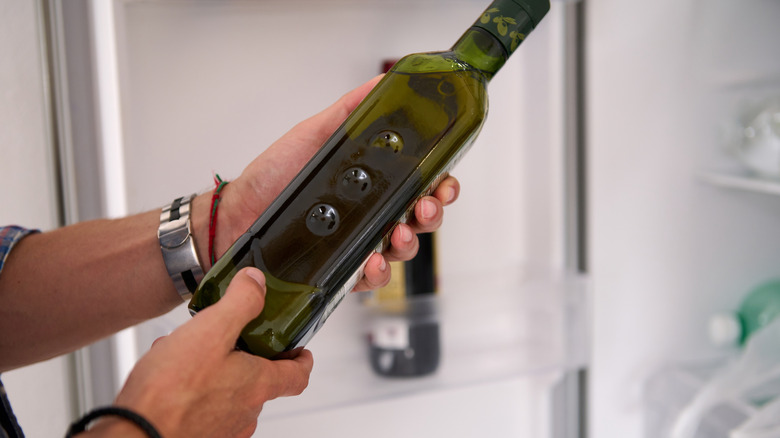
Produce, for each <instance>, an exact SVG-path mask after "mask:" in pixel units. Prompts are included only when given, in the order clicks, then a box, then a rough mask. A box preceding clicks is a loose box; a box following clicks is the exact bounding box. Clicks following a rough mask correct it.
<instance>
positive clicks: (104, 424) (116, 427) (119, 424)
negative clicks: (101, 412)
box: [75, 417, 149, 438]
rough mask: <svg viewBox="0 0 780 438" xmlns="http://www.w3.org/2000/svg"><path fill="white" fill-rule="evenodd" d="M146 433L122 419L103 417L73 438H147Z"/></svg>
mask: <svg viewBox="0 0 780 438" xmlns="http://www.w3.org/2000/svg"><path fill="white" fill-rule="evenodd" d="M148 436H149V435H147V434H146V432H144V431H142V430H140V429H138V426H136V425H135V424H133V423H132V422H130V421H128V420H125V419H123V418H115V417H105V418H102V419H100V420H97V421H96V422H95V424H94V425H93V426H92V427H91V428H90V429H89V430H87V431H84V432H82V433H80V434H78V435H75V438H100V437H112V438H114V437H122V438H148Z"/></svg>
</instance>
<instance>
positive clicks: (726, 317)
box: [709, 313, 742, 347]
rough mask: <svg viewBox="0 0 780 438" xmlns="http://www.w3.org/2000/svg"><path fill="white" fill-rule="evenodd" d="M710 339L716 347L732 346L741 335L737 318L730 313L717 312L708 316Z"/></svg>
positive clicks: (737, 341)
mask: <svg viewBox="0 0 780 438" xmlns="http://www.w3.org/2000/svg"><path fill="white" fill-rule="evenodd" d="M709 332H710V340H711V341H712V343H713V344H715V345H716V346H718V347H733V346H735V345H737V344H738V343H739V340H740V338H741V337H742V325H741V324H740V323H739V318H738V317H737V316H736V315H734V314H731V313H718V314H715V315H713V316H712V318H710V327H709Z"/></svg>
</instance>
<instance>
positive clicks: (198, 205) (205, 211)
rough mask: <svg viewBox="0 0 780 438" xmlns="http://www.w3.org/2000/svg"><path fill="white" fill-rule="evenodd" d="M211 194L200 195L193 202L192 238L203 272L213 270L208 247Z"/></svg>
mask: <svg viewBox="0 0 780 438" xmlns="http://www.w3.org/2000/svg"><path fill="white" fill-rule="evenodd" d="M211 193H212V192H206V193H203V194H200V195H198V196H196V197H195V199H193V200H192V216H191V220H192V237H193V239H194V240H195V250H196V251H197V253H198V258H199V259H200V263H201V266H203V272H206V271H208V270H209V269H211V261H210V259H209V245H208V241H209V218H210V214H211V213H210V204H211Z"/></svg>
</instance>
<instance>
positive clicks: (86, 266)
mask: <svg viewBox="0 0 780 438" xmlns="http://www.w3.org/2000/svg"><path fill="white" fill-rule="evenodd" d="M207 198H208V195H202V196H199V197H198V198H196V200H195V204H194V205H193V213H192V226H193V233H194V234H195V242H196V246H197V247H198V252H199V255H200V257H201V259H202V260H204V258H205V257H206V255H205V253H206V252H207V250H206V249H205V246H207V239H208V237H207V236H208V231H207V229H208V208H209V207H208V199H207ZM159 217H160V211H159V210H154V211H150V212H146V213H142V214H138V215H135V216H131V217H127V218H122V219H116V220H96V221H89V222H83V223H79V224H75V225H72V226H69V227H65V228H61V229H58V230H54V231H51V232H46V233H41V234H34V235H30V236H28V237H26V238H24V239H23V240H22V241H20V242H19V243H18V244H17V245H16V246H15V247H14V250H13V251H12V252H11V254H10V255H9V257H8V259H7V260H6V264H5V267H4V269H3V272H2V275H0V302H2V306H0V333H2V336H0V371H2V370H7V369H11V368H16V367H19V366H22V365H25V364H28V363H32V362H37V361H40V360H44V359H47V358H50V357H54V356H57V355H59V354H63V353H66V352H69V351H72V350H74V349H76V348H79V347H81V346H84V345H87V344H89V343H91V342H94V341H96V340H98V339H101V338H103V337H106V336H108V335H111V334H113V333H115V332H117V331H119V330H121V329H123V328H126V327H129V326H132V325H135V324H137V323H139V322H142V321H144V320H147V319H149V318H153V317H155V316H159V315H161V314H164V313H165V312H167V311H169V310H171V309H172V308H174V307H175V306H176V305H177V304H180V303H181V302H182V301H181V298H180V297H179V295H178V293H177V292H176V290H175V288H174V287H173V283H172V281H171V279H170V277H169V276H168V273H167V271H166V269H165V265H164V263H163V260H162V254H161V252H160V245H159V242H158V240H157V227H158V225H159ZM204 261H205V260H204ZM204 268H205V266H204Z"/></svg>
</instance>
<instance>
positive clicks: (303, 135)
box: [197, 76, 460, 290]
mask: <svg viewBox="0 0 780 438" xmlns="http://www.w3.org/2000/svg"><path fill="white" fill-rule="evenodd" d="M380 78H381V76H378V77H375V78H373V79H372V80H370V81H368V82H366V83H365V84H363V85H361V86H359V87H358V88H356V89H354V90H352V91H351V92H349V93H347V94H345V95H344V96H343V97H342V98H341V99H339V100H338V101H337V102H335V103H334V104H333V105H331V106H330V107H328V108H327V109H325V110H324V111H322V112H320V113H319V114H316V115H314V116H313V117H311V118H309V119H306V120H304V121H303V122H301V123H299V124H298V125H296V126H295V127H293V128H292V129H291V130H290V131H289V132H287V133H286V134H285V135H283V136H282V137H281V138H280V139H279V140H277V141H276V142H275V143H274V144H272V145H271V146H270V147H269V148H268V150H266V151H265V152H263V153H262V154H261V155H260V156H258V157H257V158H256V159H255V160H254V161H253V162H252V163H250V164H249V165H248V166H247V167H246V169H245V170H244V171H243V173H242V174H241V176H239V177H238V178H236V179H235V180H234V181H232V182H231V183H230V184H228V185H227V186H225V188H224V191H223V192H222V200H221V201H220V207H219V208H220V210H219V221H218V229H217V232H216V238H215V242H214V247H215V252H216V254H217V255H218V256H219V255H221V254H223V253H224V252H225V251H226V250H227V249H228V247H230V245H231V244H232V243H233V242H234V241H235V240H236V239H237V238H238V237H239V236H240V235H241V234H242V233H244V232H245V231H246V230H247V228H249V226H250V225H252V223H253V222H254V221H255V220H256V219H257V217H258V216H259V215H260V214H261V213H262V212H263V211H264V210H265V209H266V208H267V207H268V206H269V204H270V203H271V202H272V201H273V200H274V199H275V198H276V197H277V196H278V195H279V193H280V192H281V191H282V190H283V189H284V188H285V187H286V186H287V184H289V182H290V181H291V180H292V179H293V177H294V176H295V175H296V174H297V173H298V172H299V171H300V170H301V168H302V167H303V166H304V164H306V162H307V161H308V160H309V159H310V158H311V157H312V156H313V155H314V154H315V152H317V150H318V149H319V148H320V147H321V146H322V144H323V143H324V142H325V140H327V139H328V137H330V136H331V135H332V134H333V132H334V131H335V130H336V129H337V128H338V127H339V126H340V125H341V124H342V123H343V122H344V120H345V119H346V118H347V116H348V115H349V114H350V113H351V112H352V110H354V109H355V107H357V105H358V104H359V103H360V102H361V101H362V100H363V98H364V97H365V96H366V95H367V94H368V92H369V91H371V89H372V88H373V87H374V86H375V85H376V84H377V82H379V79H380ZM459 191H460V186H459V183H458V181H457V180H456V179H455V178H453V177H448V178H446V179H444V180H443V181H442V182H441V183H440V184H439V186H438V189H437V190H436V191H434V192H433V193H432V195H431V196H426V197H424V198H423V199H421V200H420V202H419V203H418V204H417V206H416V208H415V214H414V216H413V218H411V220H410V221H409V222H408V223H407V224H401V225H399V226H398V227H397V228H396V230H395V231H394V233H393V235H392V237H391V245H390V246H389V247H388V248H386V250H385V252H384V253H383V254H381V255H380V254H374V255H373V256H372V258H371V260H369V262H368V264H367V265H366V267H365V270H364V277H363V279H362V280H361V281H360V282H359V283H358V284H357V285H356V287H355V290H370V289H375V288H377V287H379V286H383V285H385V284H386V283H387V282H388V281H389V280H390V270H389V269H388V268H387V263H386V262H388V261H405V260H410V259H411V258H412V257H414V255H415V254H416V252H417V248H418V242H417V238H416V233H427V232H432V231H435V230H436V229H438V228H439V227H440V226H441V223H442V217H443V207H444V206H446V205H449V204H451V203H452V202H454V201H455V200H456V199H457V197H458V194H459ZM203 201H204V204H205V203H207V202H206V200H205V198H204V199H203ZM197 240H198V241H202V242H206V241H207V237H205V236H204V237H201V238H199V239H197ZM204 251H205V248H201V250H200V252H201V261H202V262H204V264H205V263H206V262H207V261H208V260H209V257H208V255H204ZM383 256H384V257H383ZM204 267H205V266H204Z"/></svg>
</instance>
